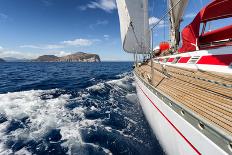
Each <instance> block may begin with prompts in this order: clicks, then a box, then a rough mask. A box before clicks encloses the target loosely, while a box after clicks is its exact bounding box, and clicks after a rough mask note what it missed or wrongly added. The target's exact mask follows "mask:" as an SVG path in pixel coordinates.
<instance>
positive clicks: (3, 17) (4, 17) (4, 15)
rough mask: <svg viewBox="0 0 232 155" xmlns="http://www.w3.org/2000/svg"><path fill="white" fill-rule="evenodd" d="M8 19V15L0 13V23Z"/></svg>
mask: <svg viewBox="0 0 232 155" xmlns="http://www.w3.org/2000/svg"><path fill="white" fill-rule="evenodd" d="M8 18H9V17H8V15H6V14H4V13H0V22H1V21H5V20H7V19H8Z"/></svg>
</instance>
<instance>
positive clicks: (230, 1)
mask: <svg viewBox="0 0 232 155" xmlns="http://www.w3.org/2000/svg"><path fill="white" fill-rule="evenodd" d="M228 17H232V0H214V1H213V2H211V3H210V4H209V5H207V6H206V7H204V8H203V9H202V10H201V11H200V12H199V13H198V14H197V16H196V17H195V18H194V20H193V21H192V23H190V24H189V25H188V26H186V27H185V28H184V29H183V31H182V34H181V35H182V44H183V45H182V47H181V48H180V49H179V50H178V51H179V52H180V53H183V52H190V51H195V50H196V49H197V48H196V47H197V45H199V44H200V43H201V42H200V41H203V43H206V42H207V41H216V39H219V40H222V39H227V38H228V37H229V38H230V37H232V35H231V32H232V29H231V25H230V26H229V27H228V26H227V27H224V28H221V29H218V30H215V31H213V32H211V33H208V34H207V33H206V34H203V35H202V36H201V37H200V36H199V35H200V34H199V30H200V24H201V23H205V22H207V21H211V20H217V19H222V18H228ZM199 37H200V38H199ZM214 37H215V38H214Z"/></svg>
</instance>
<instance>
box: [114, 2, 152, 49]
mask: <svg viewBox="0 0 232 155" xmlns="http://www.w3.org/2000/svg"><path fill="white" fill-rule="evenodd" d="M116 2H117V7H118V14H119V20H120V29H121V39H122V44H123V49H124V50H125V51H126V52H129V53H138V54H142V53H148V52H149V50H150V30H149V22H148V1H147V0H116Z"/></svg>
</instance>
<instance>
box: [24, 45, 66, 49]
mask: <svg viewBox="0 0 232 155" xmlns="http://www.w3.org/2000/svg"><path fill="white" fill-rule="evenodd" d="M20 48H34V49H43V50H46V49H60V48H64V46H63V45H55V44H54V45H52V44H51V45H21V46H20Z"/></svg>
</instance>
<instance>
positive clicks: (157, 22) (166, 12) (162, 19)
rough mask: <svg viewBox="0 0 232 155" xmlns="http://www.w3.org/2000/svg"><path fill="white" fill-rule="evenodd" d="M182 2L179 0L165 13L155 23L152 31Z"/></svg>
mask: <svg viewBox="0 0 232 155" xmlns="http://www.w3.org/2000/svg"><path fill="white" fill-rule="evenodd" d="M181 1H182V0H179V1H178V2H177V3H176V4H175V5H173V6H172V7H171V8H170V9H169V10H168V12H166V13H165V14H164V15H163V17H162V18H160V20H159V21H158V22H156V23H155V25H154V26H153V27H152V28H151V30H153V29H154V28H155V27H156V26H157V25H158V24H159V23H160V22H161V21H162V20H163V19H164V18H165V17H166V16H167V15H168V14H169V13H170V12H171V11H172V10H173V9H174V8H175V7H176V6H177V5H178V4H179V3H180V2H181Z"/></svg>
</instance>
